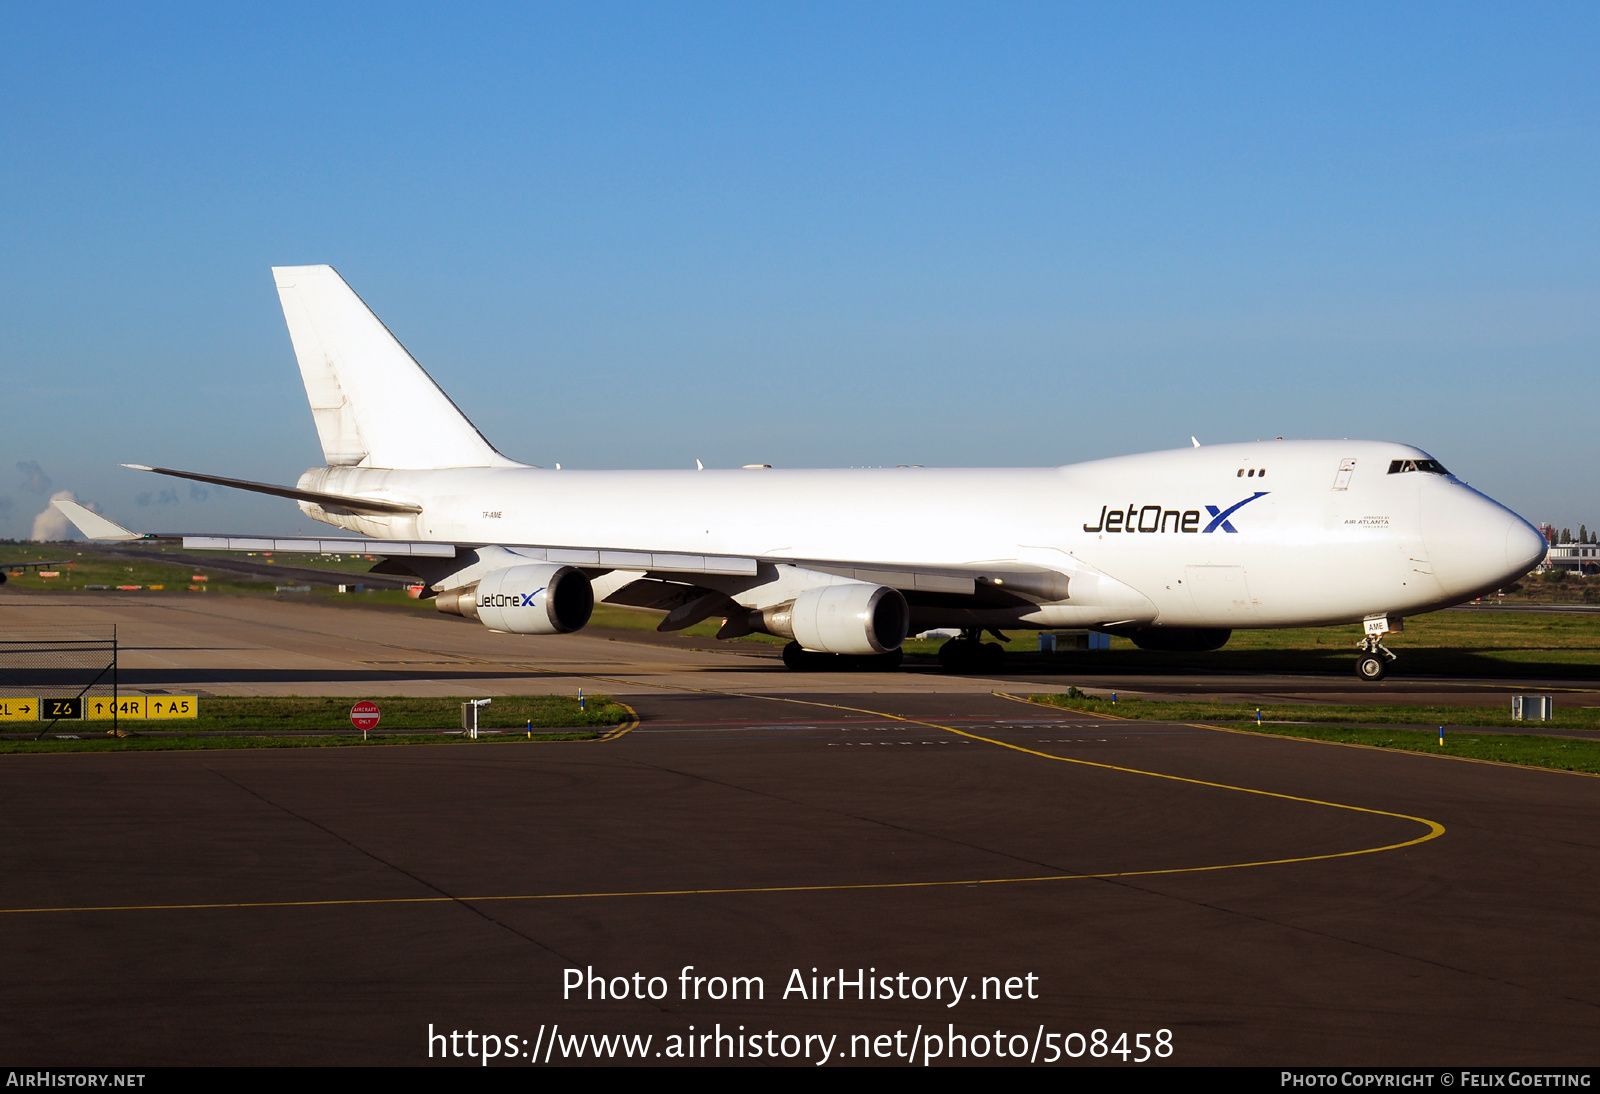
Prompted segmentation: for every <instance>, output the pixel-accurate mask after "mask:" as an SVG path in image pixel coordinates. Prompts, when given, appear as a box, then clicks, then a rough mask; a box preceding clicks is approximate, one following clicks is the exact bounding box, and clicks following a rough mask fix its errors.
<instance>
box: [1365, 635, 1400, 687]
mask: <svg viewBox="0 0 1600 1094" xmlns="http://www.w3.org/2000/svg"><path fill="white" fill-rule="evenodd" d="M1356 648H1357V649H1359V650H1360V651H1361V656H1360V657H1357V658H1356V675H1357V676H1359V677H1361V679H1363V680H1366V681H1368V682H1369V683H1374V684H1375V683H1377V682H1378V681H1379V680H1382V679H1383V678H1384V677H1385V676H1387V675H1389V665H1390V664H1391V663H1392V662H1393V661H1394V660H1396V658H1395V655H1394V651H1393V650H1391V649H1390V648H1389V647H1388V646H1385V645H1384V644H1383V640H1382V639H1381V638H1379V637H1378V636H1377V635H1372V634H1369V635H1367V636H1366V637H1365V638H1363V639H1362V640H1361V644H1360V645H1359V646H1357V647H1356Z"/></svg>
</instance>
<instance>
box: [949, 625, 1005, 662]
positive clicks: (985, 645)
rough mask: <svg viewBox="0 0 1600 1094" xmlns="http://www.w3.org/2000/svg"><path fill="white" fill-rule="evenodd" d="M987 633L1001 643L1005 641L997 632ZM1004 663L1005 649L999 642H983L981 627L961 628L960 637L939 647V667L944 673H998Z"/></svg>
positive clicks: (1003, 636)
mask: <svg viewBox="0 0 1600 1094" xmlns="http://www.w3.org/2000/svg"><path fill="white" fill-rule="evenodd" d="M989 633H990V634H992V635H994V636H995V637H996V638H998V639H1000V641H1001V642H1004V641H1005V640H1006V636H1005V635H1003V634H1001V633H1000V632H999V631H996V630H991V631H990V632H989ZM1005 661H1006V651H1005V647H1004V646H1002V645H1000V643H999V642H985V641H984V640H983V628H981V627H963V628H962V629H961V635H960V637H958V638H952V639H950V641H948V642H946V643H945V644H944V645H942V646H940V647H939V665H940V667H942V668H943V669H944V670H945V671H946V672H999V671H1000V669H1001V667H1002V666H1003V665H1004V664H1005Z"/></svg>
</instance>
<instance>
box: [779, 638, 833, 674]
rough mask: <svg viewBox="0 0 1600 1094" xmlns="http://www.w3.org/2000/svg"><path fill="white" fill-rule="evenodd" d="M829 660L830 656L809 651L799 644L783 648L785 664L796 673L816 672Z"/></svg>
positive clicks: (792, 643) (791, 644)
mask: <svg viewBox="0 0 1600 1094" xmlns="http://www.w3.org/2000/svg"><path fill="white" fill-rule="evenodd" d="M828 658H829V655H828V654H826V653H816V652H814V651H812V650H808V649H806V648H805V647H804V646H802V645H801V644H800V643H798V642H790V643H789V644H788V645H787V646H785V647H783V663H784V664H785V665H787V666H788V667H789V668H790V669H792V670H793V671H795V672H816V671H817V670H818V669H820V668H822V667H823V662H824V661H826V660H827V659H828Z"/></svg>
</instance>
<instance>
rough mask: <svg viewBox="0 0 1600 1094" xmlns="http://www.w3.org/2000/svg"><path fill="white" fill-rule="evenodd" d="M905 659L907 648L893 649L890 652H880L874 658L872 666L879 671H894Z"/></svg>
mask: <svg viewBox="0 0 1600 1094" xmlns="http://www.w3.org/2000/svg"><path fill="white" fill-rule="evenodd" d="M905 659H906V651H905V650H902V649H892V650H890V651H889V652H888V653H880V654H878V655H877V656H876V657H874V658H872V668H873V669H875V670H876V671H878V672H894V671H895V670H896V669H898V668H899V667H900V662H902V661H904V660H905Z"/></svg>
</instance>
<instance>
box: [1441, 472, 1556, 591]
mask: <svg viewBox="0 0 1600 1094" xmlns="http://www.w3.org/2000/svg"><path fill="white" fill-rule="evenodd" d="M1430 485H1431V484H1430ZM1422 502H1423V503H1422V516H1423V530H1422V535H1423V541H1424V543H1425V544H1426V545H1427V549H1428V560H1429V561H1430V562H1431V563H1432V565H1433V572H1434V575H1435V577H1437V578H1438V581H1439V584H1440V585H1441V586H1442V587H1443V590H1444V592H1445V594H1446V595H1447V596H1458V597H1462V598H1466V597H1469V596H1476V595H1478V594H1480V593H1483V592H1487V591H1490V590H1492V589H1496V588H1499V587H1501V586H1503V585H1508V584H1510V583H1511V582H1512V581H1515V580H1516V579H1517V578H1519V577H1521V576H1523V575H1524V574H1526V573H1527V572H1528V571H1529V570H1532V569H1533V568H1534V567H1535V566H1537V565H1538V564H1539V563H1540V562H1541V561H1542V560H1543V559H1544V554H1545V549H1546V545H1545V541H1544V537H1543V536H1542V535H1540V534H1539V530H1538V529H1537V528H1534V527H1533V526H1532V525H1531V524H1529V523H1528V522H1527V521H1525V520H1523V519H1522V518H1521V517H1519V516H1517V514H1515V513H1513V512H1512V511H1511V510H1510V509H1507V508H1506V507H1505V506H1503V505H1501V504H1500V503H1499V502H1497V501H1495V500H1493V499H1492V498H1488V497H1485V496H1484V495H1482V494H1480V493H1478V492H1477V491H1476V490H1473V489H1472V488H1471V487H1468V486H1463V485H1460V484H1457V483H1450V484H1446V483H1440V484H1439V488H1436V489H1435V490H1431V491H1428V492H1426V493H1425V494H1424V495H1423V499H1422Z"/></svg>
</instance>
